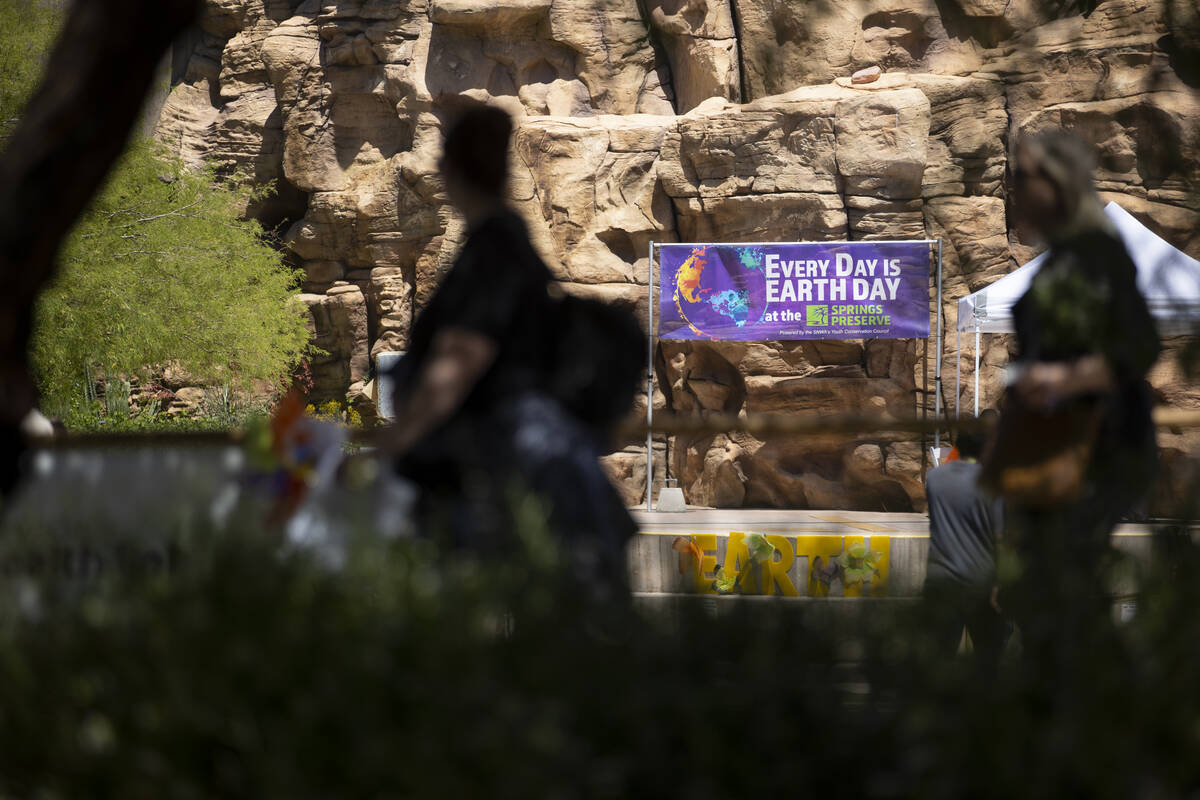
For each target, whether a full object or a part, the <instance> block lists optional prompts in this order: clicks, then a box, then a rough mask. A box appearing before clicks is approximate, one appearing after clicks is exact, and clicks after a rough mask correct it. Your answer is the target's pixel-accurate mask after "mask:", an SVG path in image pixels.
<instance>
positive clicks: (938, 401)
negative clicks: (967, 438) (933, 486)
mask: <svg viewBox="0 0 1200 800" xmlns="http://www.w3.org/2000/svg"><path fill="white" fill-rule="evenodd" d="M934 358H935V359H936V360H935V362H934V364H935V366H934V369H933V389H934V393H933V418H934V420H935V421H937V422H940V421H941V417H942V240H941V237H938V240H937V353H935V354H934ZM941 445H942V432H941V428H940V427H939V428H935V429H934V431H933V446H934V447H935V448H936V447H941Z"/></svg>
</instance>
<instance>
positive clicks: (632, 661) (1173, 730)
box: [0, 522, 1200, 799]
mask: <svg viewBox="0 0 1200 800" xmlns="http://www.w3.org/2000/svg"><path fill="white" fill-rule="evenodd" d="M523 530H524V531H526V532H527V535H526V537H525V547H524V554H523V557H521V558H519V559H516V560H512V561H506V562H494V563H489V564H480V563H477V562H472V561H470V560H465V559H461V558H457V557H449V556H445V555H440V554H439V553H438V552H437V551H436V549H435V548H434V547H433V546H432V545H430V544H429V543H426V542H414V541H412V540H407V539H400V540H394V541H391V542H386V543H385V542H379V541H372V540H371V538H370V537H369V536H367V535H365V534H362V535H360V536H358V537H357V538H358V539H359V541H357V542H356V543H355V544H353V545H352V546H351V547H350V548H349V551H348V552H349V558H348V559H346V560H345V562H344V565H343V566H342V567H340V568H339V569H330V568H329V567H327V566H322V563H328V562H321V561H319V560H318V559H316V558H314V557H313V556H312V555H310V554H308V553H306V552H304V551H298V550H295V549H288V548H286V547H283V546H282V545H281V542H280V540H279V538H277V537H276V536H273V535H271V534H267V533H264V532H263V531H262V530H261V528H260V527H259V526H258V525H256V524H252V523H251V522H245V523H243V524H235V525H231V526H230V527H228V528H227V532H225V533H220V534H217V533H213V532H211V531H206V530H201V529H197V528H195V527H193V528H192V529H191V531H190V533H187V534H186V535H183V534H180V536H178V537H176V539H175V544H174V546H175V548H176V549H177V551H178V554H179V555H178V557H177V558H176V559H175V560H173V561H172V562H171V565H172V568H171V570H170V571H169V572H166V573H163V572H161V571H160V572H154V573H151V572H144V571H141V570H140V568H139V567H137V566H136V564H137V563H142V562H134V563H135V565H134V566H132V567H130V568H128V569H125V570H121V571H120V572H119V573H118V572H108V573H105V575H104V576H103V577H101V578H99V579H93V580H91V581H90V582H88V583H86V584H81V583H79V582H78V581H68V580H62V579H60V580H59V582H58V583H53V582H49V581H46V580H44V576H43V580H39V581H36V582H35V581H34V580H33V579H31V578H17V577H14V576H13V575H12V574H11V571H10V566H11V564H12V563H13V562H12V561H11V560H10V556H11V555H12V554H13V553H15V552H18V551H19V550H20V548H21V547H22V546H23V545H21V544H19V543H17V542H14V541H11V540H10V541H9V542H7V544H6V546H5V548H4V552H3V553H0V569H2V571H4V573H5V574H6V575H7V577H5V578H4V583H3V586H4V591H3V593H2V596H3V598H4V604H3V606H0V612H2V613H0V793H3V794H4V795H5V796H13V797H39V798H49V797H122V798H137V797H156V798H174V797H179V798H184V797H188V798H190V797H217V796H220V797H259V798H261V797H292V798H296V797H365V796H371V797H455V798H460V797H486V798H508V797H512V798H529V797H538V798H542V797H561V798H574V797H578V798H592V797H597V798H601V797H612V798H617V797H635V796H646V797H664V796H679V797H689V798H714V799H715V798H729V797H739V798H742V797H745V798H749V797H775V796H791V795H808V794H813V795H816V796H836V797H879V798H885V797H921V798H961V797H1056V798H1059V797H1077V796H1087V797H1102V798H1103V797H1122V798H1124V797H1145V798H1158V797H1163V798H1168V797H1170V798H1174V797H1185V796H1191V795H1193V794H1194V791H1195V790H1196V788H1197V787H1198V786H1200V783H1198V779H1200V763H1198V762H1197V759H1196V758H1195V754H1196V752H1198V751H1200V713H1198V711H1200V696H1198V695H1200V688H1198V685H1197V681H1196V680H1195V673H1196V666H1197V664H1198V663H1200V661H1198V660H1197V657H1198V656H1200V652H1198V651H1200V621H1198V618H1197V615H1196V613H1195V609H1196V608H1197V602H1198V601H1200V554H1198V553H1197V550H1196V548H1195V546H1194V545H1193V544H1192V542H1191V540H1190V538H1189V537H1187V536H1186V535H1184V534H1180V533H1176V534H1174V535H1164V536H1165V538H1164V539H1163V540H1162V541H1163V543H1165V544H1169V545H1170V548H1171V553H1170V557H1169V558H1164V559H1162V563H1164V564H1168V563H1169V564H1170V565H1171V566H1170V569H1168V570H1163V571H1159V572H1154V573H1153V574H1150V575H1147V576H1145V579H1144V581H1143V587H1142V588H1143V594H1142V597H1141V605H1140V610H1139V613H1138V615H1137V616H1136V617H1135V619H1134V620H1133V621H1132V622H1130V623H1128V624H1126V625H1125V626H1123V627H1122V628H1120V629H1119V630H1118V629H1116V628H1112V629H1111V630H1110V631H1109V633H1110V634H1111V636H1107V635H1106V636H1101V637H1100V638H1101V639H1103V640H1104V641H1107V642H1109V644H1110V645H1111V646H1110V647H1109V648H1108V649H1101V650H1097V651H1096V652H1095V653H1094V654H1092V655H1091V656H1090V657H1089V658H1088V659H1087V660H1086V663H1087V669H1084V670H1081V671H1079V672H1078V674H1076V675H1074V676H1073V679H1072V680H1071V681H1069V682H1067V683H1065V684H1056V683H1054V682H1052V681H1051V680H1049V679H1048V678H1047V677H1046V676H1045V675H1043V674H1039V673H1037V672H1036V671H1033V670H1031V669H1029V668H1027V667H1026V666H1025V664H1024V661H1023V660H1022V659H1020V658H1013V659H1010V660H1009V661H1008V662H1006V663H1005V664H1003V665H1002V666H1001V669H1000V670H999V672H998V673H996V674H993V673H990V672H989V671H988V670H987V669H986V668H985V667H983V666H982V665H979V664H976V663H974V662H973V661H972V660H971V659H969V658H958V659H950V658H945V657H941V656H938V655H936V654H933V653H931V652H930V651H929V649H928V647H927V644H928V643H927V642H926V640H925V638H924V635H923V633H922V630H923V628H922V627H921V624H920V623H921V619H920V614H919V613H918V610H915V609H914V607H912V606H909V605H907V604H904V603H899V602H896V601H870V602H864V603H859V604H853V605H849V604H846V603H844V602H843V603H841V604H840V605H839V604H838V603H837V602H836V601H822V602H819V603H811V604H804V603H791V604H788V603H776V602H763V601H761V600H753V599H749V598H740V599H739V598H724V599H722V600H720V601H716V600H708V601H705V600H700V599H698V598H684V599H683V600H681V601H680V602H679V603H677V604H666V605H659V606H654V607H650V606H646V607H641V608H633V607H629V606H624V605H621V604H613V603H611V602H608V603H604V604H601V603H598V602H595V601H593V600H591V599H589V595H587V594H586V593H583V592H580V591H578V590H577V589H576V588H575V587H573V586H572V585H571V584H570V582H569V581H568V580H566V579H565V578H564V571H563V569H562V568H561V567H560V564H559V560H558V558H557V555H556V554H555V552H554V549H553V548H552V547H551V546H550V545H549V543H548V542H547V541H546V539H545V537H544V536H543V535H541V534H540V533H539V532H538V531H539V528H538V526H537V525H536V524H527V525H526V526H525V527H524V529H523ZM96 533H97V535H98V536H100V537H103V534H104V532H103V531H99V532H96ZM72 536H74V534H72ZM50 538H51V539H52V538H53V537H50ZM46 541H48V539H47V538H46V537H42V538H38V537H34V538H33V539H30V540H29V541H28V542H27V543H26V544H29V543H34V544H43V545H44V544H46ZM706 603H707V604H711V605H706ZM714 608H715V609H717V611H718V613H712V611H713V609H714ZM835 608H836V609H839V612H838V613H837V614H834V615H833V616H832V617H831V616H830V613H829V610H830V609H835ZM855 608H857V609H862V610H861V611H860V612H859V613H857V614H854V613H851V612H850V610H851V609H855Z"/></svg>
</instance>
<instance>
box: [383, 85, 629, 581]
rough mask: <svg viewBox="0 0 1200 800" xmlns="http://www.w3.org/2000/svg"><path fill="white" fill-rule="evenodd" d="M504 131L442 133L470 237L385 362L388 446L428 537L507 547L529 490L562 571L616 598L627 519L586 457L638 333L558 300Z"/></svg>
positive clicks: (471, 119) (500, 116)
mask: <svg viewBox="0 0 1200 800" xmlns="http://www.w3.org/2000/svg"><path fill="white" fill-rule="evenodd" d="M512 129H513V126H512V120H511V118H510V117H509V116H508V114H507V113H505V112H504V111H501V110H499V109H497V108H494V107H487V106H475V107H472V108H470V109H469V110H467V111H465V112H464V113H462V114H461V115H460V117H459V118H458V119H457V120H456V121H455V122H454V123H453V124H452V125H450V127H449V129H448V131H447V132H446V135H445V146H444V153H443V156H442V158H441V160H440V162H439V168H440V170H441V174H442V178H443V180H444V183H445V190H446V194H447V196H448V198H449V200H450V202H451V203H452V204H453V205H454V206H455V207H456V208H457V210H458V211H459V212H460V213H461V214H462V215H463V217H464V219H465V222H466V226H467V237H466V242H465V244H464V245H463V247H462V250H461V252H460V253H459V254H458V256H457V258H456V260H455V262H454V264H453V266H452V267H451V269H450V271H449V272H448V273H447V274H446V276H445V278H444V279H443V281H442V283H441V285H440V286H439V287H438V289H437V291H436V292H435V293H434V295H433V297H432V298H431V299H430V301H429V303H428V305H427V306H426V307H425V309H424V310H423V311H422V312H421V313H420V314H419V315H418V317H417V318H416V320H415V321H414V323H413V327H412V333H411V339H410V345H409V350H408V352H407V354H406V356H405V357H404V358H403V359H401V361H400V362H399V364H398V365H397V367H396V368H395V378H396V381H395V385H396V392H395V397H394V402H395V408H396V412H395V413H396V417H395V421H394V423H393V424H392V425H391V427H390V431H389V433H388V435H387V437H386V438H387V443H386V445H385V446H384V447H385V450H387V451H390V452H391V453H393V454H394V455H395V458H396V461H395V463H396V468H397V471H398V472H399V473H400V474H401V475H402V476H404V477H406V478H407V479H409V480H411V481H412V482H414V483H415V484H416V485H417V487H418V488H419V490H420V500H419V502H418V508H417V516H418V519H417V525H418V529H419V530H421V531H423V532H424V533H425V534H426V535H430V536H436V537H442V538H443V539H448V540H449V544H450V545H451V546H453V547H458V548H466V549H469V550H471V551H474V552H476V553H479V554H484V555H501V554H506V553H511V552H513V551H514V548H515V547H516V544H517V537H518V536H520V535H521V534H522V533H523V531H522V530H518V528H517V526H518V525H520V524H528V520H527V519H519V517H520V516H521V515H520V513H519V511H518V509H520V508H529V505H528V503H527V502H526V501H527V500H532V501H533V503H535V504H536V505H537V507H538V508H540V509H541V510H542V512H544V515H545V519H546V522H547V523H548V527H549V532H550V533H551V534H552V536H553V538H554V539H555V540H556V541H557V543H558V544H559V546H560V548H561V550H562V551H563V555H564V557H565V558H566V560H567V561H568V563H569V564H570V566H571V570H572V577H573V578H574V579H576V580H579V581H581V582H583V583H586V584H587V585H589V586H590V587H592V588H593V589H596V590H599V591H600V592H601V593H602V594H613V595H615V596H623V595H624V594H626V593H627V590H626V589H625V588H624V587H626V585H627V579H626V561H625V553H624V547H625V544H626V542H627V540H628V539H629V538H630V537H631V536H632V535H633V534H634V533H635V532H636V525H635V523H634V522H633V519H632V518H631V517H630V515H629V512H628V511H627V509H626V508H625V504H624V503H623V501H622V500H621V498H620V496H619V495H618V494H617V492H616V490H615V489H614V488H613V486H612V484H611V483H610V482H609V480H608V478H607V477H606V475H605V474H604V472H603V471H602V469H601V468H600V465H599V462H598V461H597V458H598V456H599V455H600V452H601V451H600V448H601V447H602V444H603V443H602V441H601V435H602V434H603V433H604V432H606V425H605V424H604V423H608V422H611V421H612V420H613V419H614V418H617V417H619V416H621V415H622V412H625V411H628V410H629V408H630V407H631V405H632V399H633V392H634V387H635V385H636V382H637V381H638V380H639V376H640V375H644V369H645V367H644V365H643V364H642V363H641V355H640V348H641V346H642V344H643V343H644V339H643V338H642V336H643V334H642V333H641V330H640V328H638V326H637V324H636V322H634V321H633V320H632V317H631V316H630V315H628V314H624V315H623V314H622V312H620V311H619V310H617V309H608V308H605V307H602V306H601V304H600V303H598V302H597V301H583V300H577V299H574V298H568V297H566V296H564V295H563V294H562V292H561V290H560V289H559V287H558V285H557V283H556V282H555V281H554V278H553V277H552V275H551V273H550V270H549V269H548V268H547V266H546V265H545V264H544V263H543V261H542V259H541V258H540V257H539V256H538V255H537V253H536V252H535V251H534V249H533V246H532V244H531V242H530V239H529V234H528V232H527V230H526V227H525V224H524V223H523V222H522V221H521V219H520V218H519V217H518V216H517V215H516V214H515V213H514V212H513V211H512V210H511V209H510V208H509V207H508V206H507V204H506V202H505V195H506V190H507V183H508V147H509V139H510V137H511V135H512ZM589 323H590V324H591V327H589ZM569 348H575V350H574V352H570V353H568V352H565V350H567V349H569ZM572 359H574V360H575V361H576V363H575V365H574V367H572V366H571V364H570V363H569V362H570V361H571V360H572ZM579 364H583V365H584V366H586V367H587V368H588V369H587V370H585V372H584V373H583V374H582V375H581V374H580V372H579ZM575 401H578V402H575ZM598 408H599V410H597V409H598ZM580 409H582V411H580ZM589 413H590V414H591V416H590V417H588V414H589ZM585 418H586V419H585ZM613 590H615V591H613Z"/></svg>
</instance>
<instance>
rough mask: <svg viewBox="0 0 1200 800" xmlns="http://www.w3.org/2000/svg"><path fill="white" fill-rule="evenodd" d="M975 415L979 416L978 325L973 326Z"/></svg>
mask: <svg viewBox="0 0 1200 800" xmlns="http://www.w3.org/2000/svg"><path fill="white" fill-rule="evenodd" d="M975 416H977V417H978V416H979V326H978V325H976V326H975Z"/></svg>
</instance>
